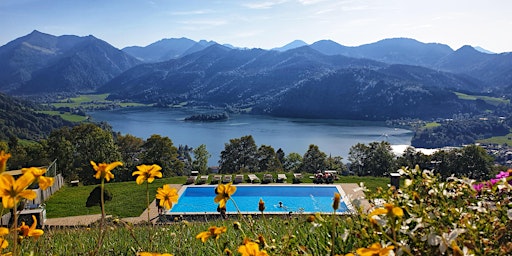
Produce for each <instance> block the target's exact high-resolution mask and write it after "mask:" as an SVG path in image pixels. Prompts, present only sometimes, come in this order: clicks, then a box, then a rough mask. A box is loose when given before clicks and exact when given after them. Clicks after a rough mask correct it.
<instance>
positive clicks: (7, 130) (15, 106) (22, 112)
mask: <svg viewBox="0 0 512 256" xmlns="http://www.w3.org/2000/svg"><path fill="white" fill-rule="evenodd" d="M0 110H1V111H0V124H1V126H2V129H1V130H0V140H8V139H9V138H10V137H17V138H19V139H27V140H39V139H42V138H44V137H45V136H46V135H48V134H50V132H51V131H52V130H53V129H56V128H59V127H62V126H71V125H72V123H70V122H67V121H64V120H63V119H62V118H60V117H59V116H50V115H46V114H42V113H37V112H36V111H37V110H40V107H39V106H38V105H36V104H34V103H31V102H26V101H22V100H19V99H16V98H13V97H10V96H7V95H5V94H3V93H0Z"/></svg>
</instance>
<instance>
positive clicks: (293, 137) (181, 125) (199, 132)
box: [89, 108, 413, 165]
mask: <svg viewBox="0 0 512 256" xmlns="http://www.w3.org/2000/svg"><path fill="white" fill-rule="evenodd" d="M191 114H193V113H191V112H187V111H185V110H176V109H165V108H164V109H162V108H124V109H119V110H113V111H97V112H92V113H89V115H90V116H91V117H92V118H93V120H94V121H106V122H108V123H109V124H110V125H112V127H113V129H114V130H115V131H118V132H121V133H122V134H131V135H134V136H137V137H140V138H143V139H147V138H149V137H150V136H151V135H153V134H160V135H162V136H167V137H169V138H170V139H171V140H172V141H173V144H174V145H175V146H178V145H188V146H191V147H197V146H199V145H201V144H205V145H206V149H207V150H208V152H209V153H210V154H211V155H212V157H211V158H210V160H209V165H218V160H219V157H220V152H221V151H222V150H224V145H225V143H229V140H230V139H234V138H240V137H242V136H245V135H252V136H253V138H254V140H255V142H256V145H258V146H260V145H262V144H264V145H270V146H272V147H273V148H274V149H275V150H276V151H277V150H278V149H279V148H281V149H283V150H284V152H285V154H289V153H291V152H296V153H299V154H300V155H303V154H304V153H305V152H306V151H307V150H308V148H309V145H310V144H315V145H317V146H318V147H319V149H320V150H321V151H323V152H325V153H326V154H327V155H332V156H342V157H343V158H344V161H345V162H346V160H347V156H348V152H349V149H350V147H352V146H353V145H355V144H357V143H364V144H368V143H370V142H374V141H388V142H389V143H391V144H392V145H410V143H411V138H412V135H413V133H412V132H411V131H409V130H405V129H400V128H393V127H386V126H383V125H382V124H375V123H371V122H361V121H350V120H325V119H299V118H277V117H269V116H260V115H248V114H240V115H230V118H229V120H227V121H219V122H185V121H183V119H184V118H185V117H187V116H190V115H191Z"/></svg>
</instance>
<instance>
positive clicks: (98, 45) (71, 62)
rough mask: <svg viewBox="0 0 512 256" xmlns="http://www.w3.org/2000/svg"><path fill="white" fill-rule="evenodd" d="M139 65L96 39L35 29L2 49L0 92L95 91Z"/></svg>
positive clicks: (23, 93)
mask: <svg viewBox="0 0 512 256" xmlns="http://www.w3.org/2000/svg"><path fill="white" fill-rule="evenodd" d="M139 63H140V61H138V60H136V59H135V58H134V57H132V56H130V55H128V54H126V53H124V52H122V51H120V50H118V49H116V48H114V47H113V46H111V45H109V44H108V43H106V42H104V41H102V40H99V39H97V38H95V37H93V36H86V37H77V36H59V37H57V36H53V35H48V34H44V33H41V32H39V31H36V30H35V31H33V32H32V33H30V34H28V35H26V36H24V37H21V38H18V39H16V40H14V41H11V42H10V43H8V44H6V45H4V46H2V47H0V91H2V92H7V93H9V94H17V95H20V94H21V95H34V94H38V93H46V94H48V93H77V92H80V93H84V92H92V91H95V90H96V88H97V87H98V86H100V85H102V84H104V83H106V82H108V81H109V80H111V79H112V78H114V77H115V76H117V75H119V74H121V73H122V72H123V71H125V70H127V69H128V68H131V67H133V66H135V65H137V64H139Z"/></svg>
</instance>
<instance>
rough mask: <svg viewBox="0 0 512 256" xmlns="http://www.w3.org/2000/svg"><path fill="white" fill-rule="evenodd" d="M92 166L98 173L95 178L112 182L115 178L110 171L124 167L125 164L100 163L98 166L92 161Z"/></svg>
mask: <svg viewBox="0 0 512 256" xmlns="http://www.w3.org/2000/svg"><path fill="white" fill-rule="evenodd" d="M91 165H92V167H93V168H94V170H95V171H96V174H95V175H94V177H95V178H96V179H98V180H99V179H103V178H104V179H105V180H106V181H110V179H113V178H114V174H112V173H111V172H110V171H112V170H113V169H114V168H116V167H118V166H120V165H123V163H121V162H113V163H110V164H106V163H99V164H97V165H96V163H95V162H94V161H91Z"/></svg>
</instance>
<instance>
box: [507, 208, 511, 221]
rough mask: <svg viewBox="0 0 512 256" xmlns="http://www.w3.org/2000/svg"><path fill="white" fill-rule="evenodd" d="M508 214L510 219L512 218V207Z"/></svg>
mask: <svg viewBox="0 0 512 256" xmlns="http://www.w3.org/2000/svg"><path fill="white" fill-rule="evenodd" d="M507 216H508V219H509V220H512V209H508V211H507Z"/></svg>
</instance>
